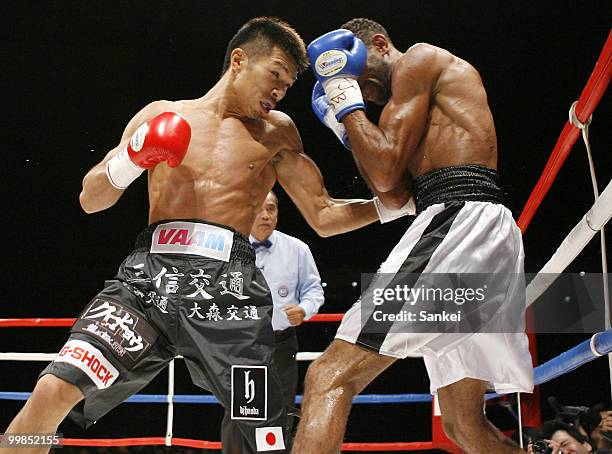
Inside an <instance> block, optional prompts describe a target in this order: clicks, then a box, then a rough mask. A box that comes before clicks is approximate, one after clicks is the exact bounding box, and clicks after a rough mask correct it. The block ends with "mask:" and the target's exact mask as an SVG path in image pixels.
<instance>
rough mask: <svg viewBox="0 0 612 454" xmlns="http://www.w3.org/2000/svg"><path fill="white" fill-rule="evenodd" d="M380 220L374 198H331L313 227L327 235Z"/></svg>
mask: <svg viewBox="0 0 612 454" xmlns="http://www.w3.org/2000/svg"><path fill="white" fill-rule="evenodd" d="M378 220H379V217H378V212H377V211H376V207H375V206H374V203H373V201H372V200H363V199H330V200H329V201H328V203H327V206H326V207H325V208H323V209H322V210H321V211H320V213H319V215H318V217H317V223H316V224H317V225H316V226H313V227H315V230H316V231H317V233H318V234H319V235H321V236H324V237H326V236H333V235H338V234H340V233H346V232H350V231H352V230H356V229H359V228H361V227H364V226H366V225H368V224H371V223H373V222H376V221H378Z"/></svg>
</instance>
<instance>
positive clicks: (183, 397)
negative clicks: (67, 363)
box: [0, 330, 612, 404]
mask: <svg viewBox="0 0 612 454" xmlns="http://www.w3.org/2000/svg"><path fill="white" fill-rule="evenodd" d="M594 347H595V350H596V351H597V353H599V355H605V354H607V353H610V352H611V351H612V330H608V331H604V332H601V333H598V334H596V335H595V342H594ZM595 358H598V356H597V355H595V354H594V353H593V352H592V351H591V339H587V340H585V341H584V342H581V343H580V344H578V345H576V346H575V347H573V348H571V349H569V350H568V351H566V352H564V353H561V354H560V355H559V356H557V357H556V358H553V359H551V360H549V361H546V362H545V363H544V364H541V365H540V366H538V367H536V368H535V369H534V373H535V384H536V385H541V384H542V383H546V382H548V381H550V380H553V379H555V378H557V377H559V376H561V375H564V374H566V373H568V372H571V371H573V370H575V369H577V368H578V367H580V366H582V365H583V364H586V363H588V362H590V361H592V360H594V359H595ZM30 394H31V393H24V392H9V391H5V392H0V400H27V399H28V397H30ZM495 397H499V394H488V395H487V398H488V399H492V398H495ZM431 400H432V397H431V394H361V395H359V396H356V397H355V398H354V399H353V403H355V404H405V403H422V402H431ZM125 402H127V403H142V404H145V403H147V404H148V403H167V402H168V396H167V395H166V394H135V395H133V396H131V397H130V398H128V399H127V400H126V401H125ZM172 402H173V403H176V404H217V403H219V401H218V400H217V398H216V397H215V396H210V395H200V394H176V395H174V397H173V399H172ZM295 402H296V403H298V404H299V403H301V402H302V396H301V395H299V396H296V398H295Z"/></svg>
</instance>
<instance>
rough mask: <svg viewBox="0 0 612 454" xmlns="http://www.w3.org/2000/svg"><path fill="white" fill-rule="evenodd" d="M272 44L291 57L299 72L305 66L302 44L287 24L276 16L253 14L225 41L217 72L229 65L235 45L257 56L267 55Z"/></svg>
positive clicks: (252, 55)
mask: <svg viewBox="0 0 612 454" xmlns="http://www.w3.org/2000/svg"><path fill="white" fill-rule="evenodd" d="M275 46H276V47H278V48H279V49H281V50H283V51H284V52H286V53H287V54H288V55H289V56H290V57H291V58H292V59H293V61H294V62H295V64H296V66H297V67H298V71H299V72H302V71H304V70H305V69H306V68H308V57H307V55H306V45H305V44H304V40H303V39H302V37H301V36H300V35H299V34H298V32H296V31H295V30H294V29H293V27H291V25H289V24H288V23H287V22H285V21H284V20H282V19H279V18H278V17H255V18H253V19H251V20H249V21H248V22H247V23H246V24H244V25H243V26H242V27H240V30H238V31H237V32H236V34H235V35H234V37H233V38H232V39H231V40H230V42H229V43H228V45H227V50H226V51H225V58H224V60H223V70H222V72H221V74H225V71H227V69H228V68H229V66H230V57H231V54H232V51H233V50H234V49H236V48H237V47H240V48H242V49H244V50H245V51H246V52H247V54H249V56H250V57H255V58H257V56H260V55H269V54H270V52H272V48H273V47H275Z"/></svg>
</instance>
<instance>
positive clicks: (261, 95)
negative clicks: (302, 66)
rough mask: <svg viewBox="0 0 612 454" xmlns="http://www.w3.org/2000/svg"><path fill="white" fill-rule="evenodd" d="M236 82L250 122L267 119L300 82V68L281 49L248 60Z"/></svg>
mask: <svg viewBox="0 0 612 454" xmlns="http://www.w3.org/2000/svg"><path fill="white" fill-rule="evenodd" d="M245 63H246V64H245V67H244V68H243V70H242V71H241V73H240V75H239V77H238V78H237V80H236V88H237V93H238V96H239V98H240V101H241V102H242V103H243V110H245V111H246V112H245V114H246V116H247V117H249V118H265V117H267V116H268V115H269V113H270V111H271V110H273V109H274V108H275V107H276V105H277V104H278V103H279V102H280V101H281V100H282V99H283V98H284V97H285V95H286V94H287V90H288V89H289V88H290V87H291V86H292V85H293V83H294V82H295V80H296V79H297V65H296V64H295V62H294V61H293V59H292V58H291V57H290V56H289V55H287V53H285V52H284V51H283V50H281V49H279V48H278V47H273V48H272V51H271V52H270V53H269V54H263V55H256V56H254V57H253V58H247V60H246V62H245Z"/></svg>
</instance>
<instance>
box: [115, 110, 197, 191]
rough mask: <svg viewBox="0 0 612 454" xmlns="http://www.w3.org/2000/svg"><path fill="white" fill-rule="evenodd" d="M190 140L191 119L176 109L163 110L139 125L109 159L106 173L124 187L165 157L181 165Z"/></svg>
mask: <svg viewBox="0 0 612 454" xmlns="http://www.w3.org/2000/svg"><path fill="white" fill-rule="evenodd" d="M190 140H191V127H190V126H189V123H187V121H186V120H185V119H184V118H183V117H181V116H180V115H179V114H177V113H176V112H162V113H160V114H159V115H157V116H155V117H153V118H152V119H151V120H149V121H147V122H146V123H145V124H143V125H142V126H140V127H139V128H138V129H137V130H136V132H135V133H134V135H133V136H132V138H131V139H130V143H129V144H128V145H127V146H126V147H125V148H124V149H123V150H122V151H121V152H120V153H119V154H117V155H115V156H114V157H113V158H112V159H110V160H109V161H108V162H107V163H106V175H107V177H108V179H109V181H110V183H111V184H112V185H113V186H115V187H116V188H118V189H125V188H127V187H128V186H129V185H130V183H132V181H134V180H135V179H136V178H138V176H139V175H140V174H141V173H142V172H143V171H144V169H150V168H152V167H155V166H156V165H157V164H159V163H160V162H162V161H167V162H168V166H170V167H176V166H178V165H179V164H180V163H181V162H182V161H183V158H184V157H185V154H186V153H187V149H188V148H189V142H190Z"/></svg>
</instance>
